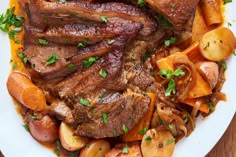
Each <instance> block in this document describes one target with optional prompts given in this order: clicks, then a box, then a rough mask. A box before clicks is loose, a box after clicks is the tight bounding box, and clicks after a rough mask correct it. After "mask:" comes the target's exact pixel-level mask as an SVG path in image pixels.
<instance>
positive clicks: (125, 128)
mask: <svg viewBox="0 0 236 157" xmlns="http://www.w3.org/2000/svg"><path fill="white" fill-rule="evenodd" d="M122 129H123V131H124V133H125V134H127V133H128V132H129V129H128V127H127V126H126V125H125V124H123V125H122Z"/></svg>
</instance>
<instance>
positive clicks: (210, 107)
mask: <svg viewBox="0 0 236 157" xmlns="http://www.w3.org/2000/svg"><path fill="white" fill-rule="evenodd" d="M206 104H207V105H208V106H209V109H210V111H213V110H214V109H215V108H214V106H213V103H212V102H206Z"/></svg>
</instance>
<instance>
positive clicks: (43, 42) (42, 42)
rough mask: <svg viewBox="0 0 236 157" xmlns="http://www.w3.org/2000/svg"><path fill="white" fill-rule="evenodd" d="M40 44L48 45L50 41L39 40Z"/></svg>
mask: <svg viewBox="0 0 236 157" xmlns="http://www.w3.org/2000/svg"><path fill="white" fill-rule="evenodd" d="M39 44H40V45H47V44H48V41H47V40H46V39H39Z"/></svg>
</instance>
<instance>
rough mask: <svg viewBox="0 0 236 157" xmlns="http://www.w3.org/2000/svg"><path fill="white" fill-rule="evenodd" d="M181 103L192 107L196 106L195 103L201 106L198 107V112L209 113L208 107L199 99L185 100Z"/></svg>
mask: <svg viewBox="0 0 236 157" xmlns="http://www.w3.org/2000/svg"><path fill="white" fill-rule="evenodd" d="M181 102H182V103H184V104H187V105H190V106H192V107H194V106H195V105H196V103H200V104H201V105H200V107H199V110H200V111H202V112H204V113H209V106H208V105H207V104H206V103H204V101H203V99H201V98H195V99H185V100H183V101H181Z"/></svg>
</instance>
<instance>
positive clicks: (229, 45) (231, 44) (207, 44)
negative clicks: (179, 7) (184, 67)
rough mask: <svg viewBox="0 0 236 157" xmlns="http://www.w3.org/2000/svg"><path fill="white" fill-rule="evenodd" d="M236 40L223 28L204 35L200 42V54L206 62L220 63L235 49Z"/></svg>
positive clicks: (230, 32)
mask: <svg viewBox="0 0 236 157" xmlns="http://www.w3.org/2000/svg"><path fill="white" fill-rule="evenodd" d="M235 44H236V39H235V37H234V34H233V32H232V31H231V30H230V29H228V28H225V27H220V28H217V29H214V30H212V31H210V32H207V33H206V34H204V36H203V37H202V39H201V40H200V44H199V47H200V52H201V54H202V55H203V56H204V57H205V58H206V59H208V60H211V61H222V60H224V59H226V58H228V57H229V56H230V55H231V54H232V52H233V50H234V49H235V46H236V45H235Z"/></svg>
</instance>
